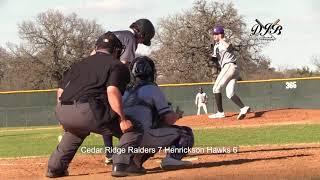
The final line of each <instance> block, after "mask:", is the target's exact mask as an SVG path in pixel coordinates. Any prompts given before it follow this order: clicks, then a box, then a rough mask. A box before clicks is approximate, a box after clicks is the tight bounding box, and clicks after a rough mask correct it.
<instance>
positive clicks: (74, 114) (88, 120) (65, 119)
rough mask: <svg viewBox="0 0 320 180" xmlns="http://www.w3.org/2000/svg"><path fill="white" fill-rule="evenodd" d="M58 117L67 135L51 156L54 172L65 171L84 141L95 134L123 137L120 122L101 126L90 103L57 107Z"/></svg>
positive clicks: (50, 164) (50, 162)
mask: <svg viewBox="0 0 320 180" xmlns="http://www.w3.org/2000/svg"><path fill="white" fill-rule="evenodd" d="M56 116H57V119H58V120H59V121H60V124H61V125H62V126H63V128H64V129H65V133H64V135H63V137H62V139H61V142H60V143H59V144H58V146H57V148H56V149H55V151H54V152H53V153H52V154H51V156H50V159H49V162H48V169H50V170H51V171H52V172H63V171H65V170H66V169H67V168H68V166H69V164H70V162H71V160H72V159H73V157H74V155H75V154H76V152H77V150H78V148H79V147H80V145H81V144H82V142H83V140H84V139H85V138H86V137H87V136H88V135H89V134H90V132H94V133H97V134H101V135H111V134H112V135H113V136H116V137H118V138H119V137H120V136H121V135H122V133H121V129H120V126H119V122H118V121H111V122H110V123H109V124H108V125H103V127H102V126H101V125H99V124H100V123H98V122H97V121H96V119H95V118H94V115H93V113H92V111H91V109H90V106H89V103H82V104H78V103H76V104H73V105H61V104H58V105H57V107H56Z"/></svg>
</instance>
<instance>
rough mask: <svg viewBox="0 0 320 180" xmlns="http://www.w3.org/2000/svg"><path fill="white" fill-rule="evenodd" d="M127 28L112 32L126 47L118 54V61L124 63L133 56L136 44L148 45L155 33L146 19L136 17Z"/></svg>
mask: <svg viewBox="0 0 320 180" xmlns="http://www.w3.org/2000/svg"><path fill="white" fill-rule="evenodd" d="M129 28H130V29H129V30H123V31H114V32H113V33H114V34H115V35H116V36H117V38H118V39H119V40H120V41H121V43H122V44H123V45H125V47H126V49H125V50H124V52H123V53H122V55H121V56H120V61H121V62H122V63H124V64H130V62H131V61H132V60H133V59H134V58H135V52H136V50H137V48H138V44H144V45H146V46H150V45H151V39H152V38H153V36H154V34H155V30H154V26H153V24H152V22H151V21H150V20H148V19H138V20H137V21H135V22H133V23H132V24H131V25H130V26H129ZM93 54H95V51H92V53H91V55H93Z"/></svg>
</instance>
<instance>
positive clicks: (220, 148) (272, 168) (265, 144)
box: [0, 109, 320, 179]
mask: <svg viewBox="0 0 320 180" xmlns="http://www.w3.org/2000/svg"><path fill="white" fill-rule="evenodd" d="M236 117H237V114H236V113H228V114H227V118H225V119H220V120H212V119H208V118H207V116H206V115H200V116H186V117H184V118H182V119H181V120H179V122H178V124H179V125H188V126H191V127H192V128H193V129H194V133H195V148H194V151H193V152H192V153H191V154H189V155H188V156H187V157H185V159H186V160H190V161H192V162H193V165H192V166H190V167H187V168H186V169H181V170H174V171H163V170H161V169H160V167H159V162H160V160H161V158H162V157H163V156H164V153H163V152H161V153H158V154H156V156H155V157H153V158H152V159H151V160H149V161H147V162H146V164H145V167H146V169H147V170H148V173H147V175H144V176H139V177H132V178H128V179H155V178H156V179H199V178H201V179H212V178H218V179H231V178H237V179H248V178H250V179H279V178H280V179H282V178H286V179H301V178H316V179H317V178H320V172H319V171H318V167H319V165H320V162H319V160H320V131H319V129H320V110H306V109H275V110H270V111H259V112H252V113H250V114H249V115H248V116H247V118H246V119H244V120H241V121H238V120H236ZM59 134H61V129H60V128H59V127H57V126H47V127H28V128H0V159H1V161H0V179H45V176H44V174H45V171H46V167H47V160H48V157H49V155H50V153H51V152H52V151H53V149H54V148H55V146H56V145H57V143H58V140H57V137H58V135H59ZM102 144H103V143H102V138H101V136H100V135H96V134H91V135H90V136H89V137H88V138H87V139H86V140H85V142H84V143H83V146H82V148H80V149H79V152H78V153H77V155H76V157H75V158H74V160H73V162H72V163H71V165H70V168H69V172H70V176H69V177H65V178H63V179H106V178H107V179H111V175H110V173H111V166H105V165H104V163H103V161H104V155H103V153H101V152H90V153H89V152H86V151H85V150H84V149H89V148H93V147H97V148H98V147H102ZM115 144H117V140H115Z"/></svg>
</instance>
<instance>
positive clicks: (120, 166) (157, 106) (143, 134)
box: [111, 56, 194, 177]
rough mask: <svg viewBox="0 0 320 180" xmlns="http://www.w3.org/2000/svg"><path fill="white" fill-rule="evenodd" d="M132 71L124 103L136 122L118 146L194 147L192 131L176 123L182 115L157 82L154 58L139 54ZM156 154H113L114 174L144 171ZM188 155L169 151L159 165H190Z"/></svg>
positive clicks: (178, 166) (169, 166)
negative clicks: (131, 81) (173, 109)
mask: <svg viewBox="0 0 320 180" xmlns="http://www.w3.org/2000/svg"><path fill="white" fill-rule="evenodd" d="M130 71H131V73H132V74H133V77H134V83H133V85H132V87H130V88H128V89H127V90H126V92H125V94H124V96H123V105H124V113H125V115H126V117H127V118H130V120H131V121H132V123H133V130H132V131H130V132H127V133H125V134H123V136H121V138H120V142H119V148H125V149H127V148H130V147H131V148H132V147H135V148H137V147H146V148H154V149H157V150H159V149H158V148H159V147H170V148H191V147H192V146H193V143H194V137H193V132H192V130H191V128H189V127H185V126H177V125H174V124H175V122H176V121H177V120H178V118H179V117H181V116H182V114H181V112H178V113H175V112H173V111H172V109H171V107H170V106H169V104H168V101H167V100H166V98H165V95H164V94H163V93H162V91H161V90H160V88H159V87H158V86H157V85H156V84H155V73H156V70H155V66H154V63H153V61H152V60H151V59H150V58H148V57H146V56H142V57H138V58H136V59H135V60H134V61H133V62H132V64H131V66H130ZM155 153H156V151H154V152H150V153H139V154H132V153H122V154H114V155H113V170H112V174H111V175H112V176H116V177H123V176H132V175H142V174H145V173H146V170H145V169H144V168H143V166H142V164H143V163H144V162H145V161H146V160H148V159H149V158H150V157H152V156H153V155H154V154H155ZM185 155H186V154H185V153H174V154H173V153H168V154H167V156H166V157H165V158H164V159H162V161H161V164H160V167H161V168H162V169H176V168H182V167H185V166H188V165H191V162H189V161H182V160H181V159H182V158H183V157H184V156H185Z"/></svg>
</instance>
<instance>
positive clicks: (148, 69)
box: [130, 56, 156, 82]
mask: <svg viewBox="0 0 320 180" xmlns="http://www.w3.org/2000/svg"><path fill="white" fill-rule="evenodd" d="M130 71H131V72H132V75H133V77H134V78H135V80H136V79H137V78H139V79H140V80H144V81H150V82H154V81H155V76H156V69H155V65H154V62H153V60H152V59H151V58H149V57H147V56H140V57H137V58H135V59H134V60H133V61H132V63H131V65H130Z"/></svg>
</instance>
